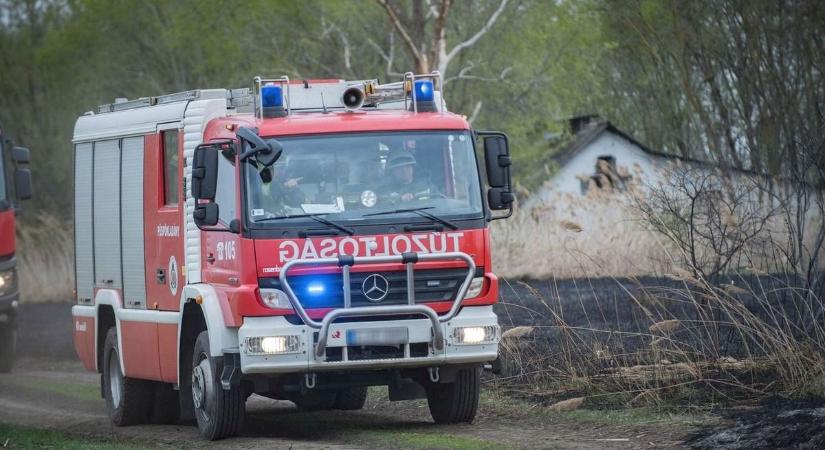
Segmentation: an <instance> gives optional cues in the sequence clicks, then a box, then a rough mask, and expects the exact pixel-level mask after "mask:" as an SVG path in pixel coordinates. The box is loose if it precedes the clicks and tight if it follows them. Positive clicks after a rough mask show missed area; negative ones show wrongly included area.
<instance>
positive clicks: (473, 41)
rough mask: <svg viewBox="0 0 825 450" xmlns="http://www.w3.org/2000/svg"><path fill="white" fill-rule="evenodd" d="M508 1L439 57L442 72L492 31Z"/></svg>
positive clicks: (502, 3)
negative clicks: (468, 36) (471, 33)
mask: <svg viewBox="0 0 825 450" xmlns="http://www.w3.org/2000/svg"><path fill="white" fill-rule="evenodd" d="M507 1H508V0H501V3H499V5H498V8H496V10H495V11H494V12H493V14H492V15H491V16H490V18H489V19H487V23H486V24H484V26H483V27H481V29H480V30H478V31H477V32H476V34H474V35H473V36H472V37H470V38H469V39H467V40H466V41H464V42H462V43H460V44H457V45H456V46H455V47H453V48H452V50H450V52H449V53H447V54H446V55H444V56H443V57H440V58H439V61H438V70H439V71H440V72H441V73H442V74H444V73H446V72H447V66H448V65H449V64H450V61H451V60H452V59H453V58H455V56H456V55H458V54H459V53H460V52H461V51H462V50H464V49H465V48H468V47H472V46H473V45H475V44H476V42H478V40H479V39H481V38H482V37H483V36H484V35H485V34H487V32H488V31H490V28H492V27H493V25H494V24H495V23H496V21H497V20H498V18H499V16H500V15H501V13H502V12H504V8H505V7H506V6H507ZM379 2H384V3H386V0H379Z"/></svg>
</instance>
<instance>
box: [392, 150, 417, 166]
mask: <svg viewBox="0 0 825 450" xmlns="http://www.w3.org/2000/svg"><path fill="white" fill-rule="evenodd" d="M409 165H415V157H414V156H413V155H411V154H409V153H408V152H400V153H398V154H397V155H394V156H392V157H390V160H389V161H387V170H392V169H395V168H397V167H403V166H409Z"/></svg>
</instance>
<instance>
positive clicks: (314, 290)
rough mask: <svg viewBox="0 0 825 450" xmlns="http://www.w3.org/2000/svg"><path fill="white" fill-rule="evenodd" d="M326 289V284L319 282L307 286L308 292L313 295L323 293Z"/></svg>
mask: <svg viewBox="0 0 825 450" xmlns="http://www.w3.org/2000/svg"><path fill="white" fill-rule="evenodd" d="M325 290H326V289H325V288H324V284H323V283H319V282H314V283H310V284H309V286H307V293H309V294H313V295H318V294H323V293H324V291H325Z"/></svg>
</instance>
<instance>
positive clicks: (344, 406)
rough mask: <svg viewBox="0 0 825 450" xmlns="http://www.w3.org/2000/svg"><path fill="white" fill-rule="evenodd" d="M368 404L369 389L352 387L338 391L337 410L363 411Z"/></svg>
mask: <svg viewBox="0 0 825 450" xmlns="http://www.w3.org/2000/svg"><path fill="white" fill-rule="evenodd" d="M366 402H367V387H366V386H362V387H351V388H346V389H341V390H340V391H338V396H337V398H336V399H335V409H340V410H343V411H354V410H356V409H363V408H364V404H365V403H366Z"/></svg>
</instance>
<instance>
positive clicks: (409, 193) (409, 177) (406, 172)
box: [381, 150, 431, 202]
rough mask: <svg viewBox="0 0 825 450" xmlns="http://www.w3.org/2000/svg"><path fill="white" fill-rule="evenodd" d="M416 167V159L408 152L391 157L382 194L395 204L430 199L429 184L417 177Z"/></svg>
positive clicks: (400, 152) (403, 151)
mask: <svg viewBox="0 0 825 450" xmlns="http://www.w3.org/2000/svg"><path fill="white" fill-rule="evenodd" d="M415 166H416V160H415V157H414V156H413V155H412V154H410V152H408V151H406V150H402V151H399V152H397V153H395V154H393V155H391V156H390V158H389V160H388V161H387V167H386V169H385V171H384V174H385V178H386V182H385V184H384V186H383V187H382V189H381V192H383V193H384V195H385V196H387V197H388V198H389V199H390V200H391V201H395V202H397V201H402V202H408V201H410V200H415V199H427V198H429V197H430V191H431V188H430V186H429V183H427V182H426V181H424V180H420V179H417V178H416V177H415Z"/></svg>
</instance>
